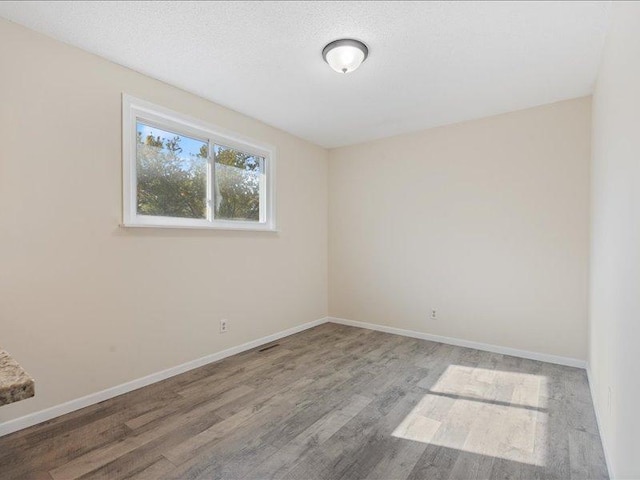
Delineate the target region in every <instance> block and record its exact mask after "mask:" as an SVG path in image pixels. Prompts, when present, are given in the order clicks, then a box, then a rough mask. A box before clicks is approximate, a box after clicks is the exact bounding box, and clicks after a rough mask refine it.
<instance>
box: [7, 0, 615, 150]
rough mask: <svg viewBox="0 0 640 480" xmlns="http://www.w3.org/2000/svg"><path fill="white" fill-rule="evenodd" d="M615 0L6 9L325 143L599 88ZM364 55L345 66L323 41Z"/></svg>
mask: <svg viewBox="0 0 640 480" xmlns="http://www.w3.org/2000/svg"><path fill="white" fill-rule="evenodd" d="M608 10H609V4H608V2H578V1H569V2H406V3H405V2H397V1H394V2H200V1H199V2H100V1H90V2H0V16H3V17H6V18H8V19H10V20H13V21H15V22H17V23H21V24H23V25H26V26H27V27H30V28H32V29H34V30H37V31H40V32H43V33H45V34H47V35H50V36H52V37H54V38H57V39H59V40H62V41H64V42H67V43H69V44H72V45H75V46H78V47H80V48H82V49H85V50H88V51H90V52H93V53H96V54H98V55H101V56H103V57H105V58H108V59H110V60H112V61H114V62H117V63H119V64H122V65H125V66H127V67H130V68H132V69H134V70H137V71H139V72H142V73H145V74H147V75H149V76H151V77H155V78H158V79H160V80H163V81H165V82H167V83H170V84H172V85H176V86H178V87H181V88H183V89H185V90H188V91H190V92H193V93H195V94H198V95H200V96H202V97H205V98H208V99H210V100H213V101H214V102H217V103H219V104H222V105H225V106H227V107H230V108H232V109H234V110H237V111H239V112H242V113H245V114H247V115H250V116H252V117H255V118H258V119H260V120H262V121H264V122H266V123H268V124H271V125H274V126H276V127H279V128H281V129H283V130H286V131H288V132H291V133H293V134H295V135H298V136H300V137H302V138H305V139H308V140H311V141H312V142H315V143H317V144H319V145H323V146H325V147H335V146H341V145H348V144H353V143H358V142H362V141H366V140H371V139H374V138H379V137H384V136H389V135H395V134H399V133H405V132H411V131H416V130H420V129H423V128H428V127H434V126H438V125H445V124H450V123H454V122H459V121H463V120H469V119H473V118H478V117H484V116H487V115H492V114H496V113H501V112H505V111H511V110H517V109H521V108H527V107H531V106H535V105H540V104H544V103H549V102H553V101H557V100H562V99H567V98H573V97H578V96H582V95H588V94H589V93H591V92H592V89H593V85H594V81H595V77H596V71H597V67H598V63H599V59H600V52H601V49H602V45H603V41H604V35H605V31H606V27H607V22H608ZM341 37H354V38H357V39H360V40H362V41H364V42H365V43H366V44H367V45H368V46H369V48H370V56H369V58H368V59H367V61H366V62H365V63H364V64H363V65H362V67H361V68H360V69H359V70H357V71H356V72H354V73H351V74H348V75H340V74H337V73H335V72H334V71H333V70H331V69H330V68H329V66H328V65H326V64H325V63H324V62H323V60H322V57H321V51H322V48H323V47H324V45H325V44H326V43H328V42H330V41H332V40H335V39H337V38H341Z"/></svg>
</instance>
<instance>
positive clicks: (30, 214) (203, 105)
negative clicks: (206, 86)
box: [0, 20, 327, 422]
mask: <svg viewBox="0 0 640 480" xmlns="http://www.w3.org/2000/svg"><path fill="white" fill-rule="evenodd" d="M0 65H1V67H0V68H1V69H2V73H1V75H0V136H1V142H0V143H1V147H0V152H1V153H0V155H1V157H0V345H2V346H3V347H4V348H5V349H7V350H8V351H10V352H11V353H12V354H13V355H14V356H15V358H16V359H17V360H18V361H20V362H21V363H22V364H23V366H24V367H25V368H26V369H27V370H28V372H29V373H30V374H32V375H33V376H34V377H35V379H36V392H37V393H36V397H35V398H33V399H30V400H27V401H24V402H19V403H16V404H12V405H8V406H5V407H2V409H0V422H3V421H6V420H9V419H12V418H15V417H18V416H21V415H24V414H26V413H29V412H33V411H36V410H40V409H43V408H46V407H50V406H53V405H56V404H59V403H61V402H64V401H67V400H70V399H74V398H77V397H80V396H83V395H86V394H89V393H93V392H96V391H99V390H101V389H104V388H107V387H112V386H115V385H118V384H120V383H123V382H126V381H128V380H132V379H136V378H139V377H142V376H144V375H147V374H150V373H154V372H157V371H160V370H162V369H165V368H168V367H172V366H175V365H178V364H180V363H183V362H186V361H189V360H192V359H196V358H199V357H201V356H204V355H207V354H210V353H213V352H217V351H220V350H223V349H225V348H228V347H231V346H235V345H239V344H241V343H244V342H247V341H250V340H253V339H257V338H260V337H263V336H265V335H268V334H272V333H275V332H278V331H281V330H284V329H287V328H290V327H293V326H296V325H299V324H302V323H305V322H308V321H312V320H317V319H319V318H322V317H325V316H326V314H327V152H326V150H324V149H322V148H320V147H317V146H314V145H311V144H309V143H307V142H304V141H302V140H299V139H297V138H295V137H293V136H291V135H289V134H287V133H284V132H282V131H280V130H277V129H274V128H271V127H269V126H267V125H264V124H262V123H260V122H258V121H256V120H252V119H250V118H248V117H246V116H243V115H240V114H238V113H235V112H233V111H230V110H227V109H225V108H222V107H220V106H218V105H215V104H213V103H210V102H208V101H205V100H203V99H201V98H198V97H196V96H194V95H190V94H188V93H186V92H184V91H181V90H179V89H176V88H174V87H171V86H168V85H166V84H163V83H161V82H158V81H155V80H152V79H151V78H148V77H146V76H143V75H140V74H138V73H136V72H133V71H131V70H128V69H126V68H122V67H119V66H117V65H115V64H113V63H110V62H108V61H106V60H103V59H100V58H98V57H96V56H93V55H90V54H88V53H84V52H82V51H81V50H78V49H76V48H72V47H69V46H66V45H64V44H62V43H59V42H57V41H54V40H51V39H49V38H47V37H44V36H42V35H39V34H36V33H34V32H32V31H29V30H27V29H25V28H22V27H19V26H17V25H15V24H11V23H8V22H6V21H4V20H0ZM122 92H127V93H129V94H132V95H134V96H137V97H140V98H143V99H146V100H149V101H151V102H154V103H157V104H160V105H163V106H165V107H167V108H171V109H173V110H176V111H179V112H182V113H186V114H189V115H192V116H195V117H197V118H200V119H202V120H205V121H208V122H211V123H214V124H217V125H220V126H222V127H224V128H226V129H229V130H233V131H236V132H239V133H241V134H243V135H245V136H249V137H253V138H255V139H257V140H259V141H263V142H267V143H271V144H273V145H275V146H276V147H277V149H278V159H277V162H278V165H277V170H278V171H277V209H278V210H277V214H278V226H279V228H280V230H281V231H280V233H278V234H274V233H260V232H255V233H252V232H229V231H205V230H162V229H124V228H120V227H119V226H118V224H119V223H120V221H121V208H122V206H121V204H122V202H121V94H122ZM220 318H228V319H229V320H230V331H229V332H228V333H226V334H224V335H221V334H219V333H218V330H219V320H220Z"/></svg>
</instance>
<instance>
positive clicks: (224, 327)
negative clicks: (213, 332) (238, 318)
mask: <svg viewBox="0 0 640 480" xmlns="http://www.w3.org/2000/svg"><path fill="white" fill-rule="evenodd" d="M228 331H229V321H228V320H227V319H226V318H223V319H222V320H220V333H226V332H228Z"/></svg>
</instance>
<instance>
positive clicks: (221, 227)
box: [120, 223, 280, 233]
mask: <svg viewBox="0 0 640 480" xmlns="http://www.w3.org/2000/svg"><path fill="white" fill-rule="evenodd" d="M120 228H161V229H165V228H170V229H172V230H176V229H177V230H227V231H234V232H264V233H279V232H280V230H278V229H277V228H271V227H256V226H254V225H242V224H241V225H166V224H149V223H147V224H140V223H121V224H120Z"/></svg>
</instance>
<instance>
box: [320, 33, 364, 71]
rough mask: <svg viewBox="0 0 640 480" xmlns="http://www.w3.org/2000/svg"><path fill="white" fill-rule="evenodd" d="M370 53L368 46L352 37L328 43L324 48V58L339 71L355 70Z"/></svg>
mask: <svg viewBox="0 0 640 480" xmlns="http://www.w3.org/2000/svg"><path fill="white" fill-rule="evenodd" d="M368 55H369V49H368V48H367V46H366V45H365V44H364V43H362V42H359V41H358V40H353V39H350V38H343V39H341V40H336V41H334V42H331V43H330V44H328V45H327V46H326V47H324V49H323V50H322V58H324V60H325V62H327V63H328V64H329V66H330V67H331V68H333V69H334V70H335V71H336V72H338V73H349V72H353V71H354V70H355V69H356V68H358V67H359V66H360V64H362V62H364V61H365V60H366V58H367V56H368Z"/></svg>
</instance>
